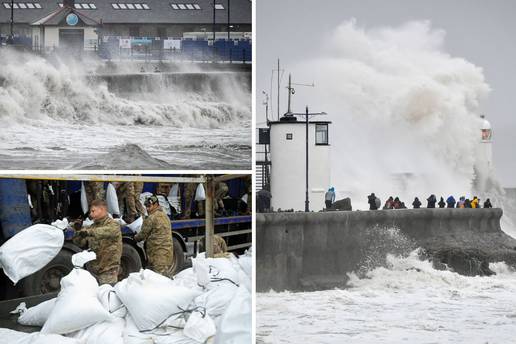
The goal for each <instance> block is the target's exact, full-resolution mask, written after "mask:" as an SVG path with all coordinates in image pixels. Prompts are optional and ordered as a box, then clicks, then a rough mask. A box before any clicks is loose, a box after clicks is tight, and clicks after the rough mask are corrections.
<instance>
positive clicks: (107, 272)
mask: <svg viewBox="0 0 516 344" xmlns="http://www.w3.org/2000/svg"><path fill="white" fill-rule="evenodd" d="M90 217H91V218H92V219H93V220H94V223H93V225H91V226H90V227H88V228H85V229H82V230H80V231H78V232H77V233H76V235H75V236H74V238H73V242H74V243H75V244H76V245H78V246H79V247H82V248H89V249H91V250H93V252H95V254H96V255H97V259H95V260H94V261H92V262H90V263H88V270H90V271H91V272H92V273H93V274H94V275H95V276H96V277H97V280H98V281H99V284H111V285H113V284H115V283H116V282H117V281H118V271H119V269H120V259H121V257H122V232H121V231H120V225H119V224H118V223H117V222H115V221H114V220H113V219H111V218H110V217H109V216H108V212H107V204H106V202H105V201H103V200H94V201H93V202H92V203H91V206H90Z"/></svg>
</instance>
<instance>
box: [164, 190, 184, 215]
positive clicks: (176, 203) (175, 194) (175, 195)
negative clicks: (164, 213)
mask: <svg viewBox="0 0 516 344" xmlns="http://www.w3.org/2000/svg"><path fill="white" fill-rule="evenodd" d="M167 198H168V202H169V203H170V205H171V206H173V207H174V208H175V209H176V211H177V212H178V213H180V212H181V201H180V197H179V184H174V185H172V187H171V188H170V192H169V193H168V196H167Z"/></svg>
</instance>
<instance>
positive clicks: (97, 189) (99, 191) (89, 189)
mask: <svg viewBox="0 0 516 344" xmlns="http://www.w3.org/2000/svg"><path fill="white" fill-rule="evenodd" d="M84 189H85V190H86V200H87V201H88V206H89V205H90V204H91V202H93V201H94V200H96V199H104V182H84Z"/></svg>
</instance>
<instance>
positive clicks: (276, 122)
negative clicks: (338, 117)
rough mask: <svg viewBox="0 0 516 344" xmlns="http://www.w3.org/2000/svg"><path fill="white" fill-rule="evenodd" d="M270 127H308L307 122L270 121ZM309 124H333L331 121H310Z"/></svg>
mask: <svg viewBox="0 0 516 344" xmlns="http://www.w3.org/2000/svg"><path fill="white" fill-rule="evenodd" d="M268 124H269V126H271V125H273V124H302V125H306V122H305V120H299V121H269V122H268ZM308 124H331V121H308Z"/></svg>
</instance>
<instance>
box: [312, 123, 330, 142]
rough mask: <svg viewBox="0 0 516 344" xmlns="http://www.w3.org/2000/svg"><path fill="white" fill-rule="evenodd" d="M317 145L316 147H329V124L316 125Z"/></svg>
mask: <svg viewBox="0 0 516 344" xmlns="http://www.w3.org/2000/svg"><path fill="white" fill-rule="evenodd" d="M315 144H316V145H327V144H328V124H316V125H315Z"/></svg>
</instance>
